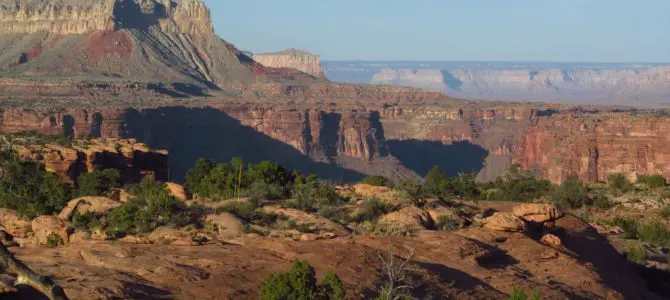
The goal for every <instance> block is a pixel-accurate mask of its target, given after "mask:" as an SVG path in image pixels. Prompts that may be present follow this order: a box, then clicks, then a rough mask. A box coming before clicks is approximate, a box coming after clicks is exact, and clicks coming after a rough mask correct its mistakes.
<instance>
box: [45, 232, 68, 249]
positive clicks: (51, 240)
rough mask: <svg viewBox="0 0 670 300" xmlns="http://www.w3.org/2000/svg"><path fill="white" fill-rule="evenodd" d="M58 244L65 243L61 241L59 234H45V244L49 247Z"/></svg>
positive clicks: (54, 246)
mask: <svg viewBox="0 0 670 300" xmlns="http://www.w3.org/2000/svg"><path fill="white" fill-rule="evenodd" d="M60 245H65V242H64V241H63V238H61V237H60V235H57V234H55V233H52V234H50V235H49V236H47V243H46V245H45V246H47V247H49V248H56V247H58V246H60Z"/></svg>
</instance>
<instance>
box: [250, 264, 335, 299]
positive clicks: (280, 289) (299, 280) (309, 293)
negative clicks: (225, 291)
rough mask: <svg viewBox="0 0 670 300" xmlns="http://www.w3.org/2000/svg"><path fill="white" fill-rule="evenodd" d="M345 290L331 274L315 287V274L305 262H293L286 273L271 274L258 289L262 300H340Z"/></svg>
mask: <svg viewBox="0 0 670 300" xmlns="http://www.w3.org/2000/svg"><path fill="white" fill-rule="evenodd" d="M344 296H345V289H344V284H342V281H340V279H339V278H338V277H337V275H335V274H334V273H332V272H329V273H328V274H326V277H325V278H324V280H323V282H322V283H321V284H320V285H317V281H316V273H315V272H314V269H313V268H312V266H310V265H309V263H308V262H306V261H300V260H297V261H295V262H293V266H292V267H291V270H290V271H288V272H286V273H279V274H272V275H270V277H269V278H268V279H266V280H265V282H263V284H262V285H261V288H260V299H262V300H278V299H286V300H289V299H291V300H313V299H314V300H341V299H344Z"/></svg>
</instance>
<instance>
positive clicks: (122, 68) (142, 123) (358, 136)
mask: <svg viewBox="0 0 670 300" xmlns="http://www.w3.org/2000/svg"><path fill="white" fill-rule="evenodd" d="M0 40H1V41H3V42H2V43H0V50H1V51H0V53H2V54H0V76H1V77H2V79H1V80H0V106H1V111H0V117H1V120H0V131H2V132H21V131H30V130H36V131H38V132H40V133H43V134H66V135H71V136H78V135H91V136H94V137H102V138H116V137H120V138H135V139H137V140H138V141H139V142H143V143H146V144H147V145H148V146H149V147H151V148H157V149H166V150H168V151H169V153H170V159H169V168H170V174H171V176H172V177H173V178H175V180H181V179H183V176H184V173H185V172H186V171H187V170H188V169H189V168H190V167H192V166H193V163H194V162H195V160H196V159H198V158H200V157H208V158H213V159H216V160H218V161H227V160H230V159H231V158H232V157H236V156H240V157H243V158H244V159H245V160H246V161H248V162H258V161H261V160H273V161H277V162H280V163H282V164H285V165H287V166H288V167H291V168H295V169H298V170H301V171H303V172H306V173H316V174H318V175H319V176H321V177H324V178H327V179H330V180H334V181H345V182H349V181H355V180H358V179H360V178H362V177H364V176H367V175H384V176H387V177H390V178H393V179H404V178H417V177H420V176H424V175H425V174H426V173H427V172H428V170H429V169H430V168H431V167H432V166H434V165H439V166H441V167H442V168H443V169H445V170H446V171H447V172H448V173H449V174H450V175H456V174H458V173H460V172H472V173H477V174H478V179H479V180H492V179H494V178H496V177H498V176H500V175H503V174H505V172H506V170H507V169H508V168H509V167H510V166H511V165H512V164H514V163H518V164H520V165H521V166H522V167H523V168H525V169H527V170H532V171H534V172H536V173H537V174H538V176H540V177H543V178H547V179H550V180H552V181H553V182H561V181H562V180H564V179H565V178H566V177H568V176H573V175H574V176H579V177H580V178H581V179H583V180H587V181H597V180H603V179H604V178H606V177H607V175H609V174H612V173H623V174H625V175H626V176H628V177H629V178H631V179H635V178H636V177H637V176H638V175H642V174H649V173H659V174H663V175H665V176H670V168H669V166H668V164H670V158H668V153H667V151H666V150H665V148H667V147H664V145H667V143H668V142H669V141H668V136H667V135H666V134H664V128H665V127H664V126H666V125H665V124H666V123H667V120H668V117H666V116H665V115H664V114H663V112H662V111H659V112H653V111H652V112H648V111H642V110H637V109H631V108H625V107H613V106H608V107H606V106H603V107H594V106H588V105H582V106H576V105H566V104H544V103H513V102H487V101H472V100H470V101H467V100H460V99H456V98H452V97H449V96H446V95H444V94H443V93H442V90H441V89H443V88H444V86H441V85H444V84H446V86H447V87H450V88H452V89H453V88H454V87H457V86H459V85H460V88H461V89H463V90H465V89H466V88H467V85H477V86H503V85H507V84H518V85H519V86H523V85H526V84H528V80H531V81H538V82H545V83H546V82H547V81H551V85H552V86H554V87H558V86H562V85H563V84H569V83H568V81H570V82H572V83H575V84H577V85H580V86H587V85H589V84H596V85H597V87H598V89H602V90H605V89H606V90H608V91H610V90H611V91H613V92H615V93H619V91H618V90H617V88H618V87H621V86H624V87H627V88H628V87H633V89H635V90H652V91H653V90H655V87H656V86H658V85H659V84H661V83H663V82H665V83H667V82H669V81H668V80H667V79H668V77H667V74H666V73H665V68H664V67H655V68H651V67H650V68H648V70H646V71H644V72H642V71H640V70H641V69H640V70H638V71H635V70H633V71H624V70H623V69H622V70H621V71H617V72H615V73H611V72H605V71H602V72H601V71H597V70H596V69H593V70H592V71H590V72H591V73H589V74H590V75H588V74H587V75H588V76H587V75H585V74H586V73H584V72H582V73H580V72H581V71H580V72H577V71H574V72H572V71H570V72H567V73H566V72H559V71H556V70H558V69H560V68H556V67H555V66H546V68H545V69H547V70H544V69H543V70H542V71H537V72H533V73H532V74H531V75H532V76H530V77H529V75H528V70H524V69H519V68H517V69H518V70H513V71H509V70H507V71H506V69H505V68H499V70H498V71H496V72H498V73H495V72H494V73H481V72H480V71H477V72H475V71H472V72H470V71H468V72H469V73H468V72H465V71H463V72H461V73H458V72H452V73H449V74H451V75H449V74H447V73H445V72H440V71H435V70H431V65H427V68H426V69H425V70H421V71H417V72H415V71H401V72H399V71H392V70H385V71H383V72H381V71H380V73H379V74H378V76H377V77H376V78H377V79H378V81H379V82H382V83H391V84H401V85H404V84H403V82H405V81H411V82H412V83H414V82H416V83H421V86H420V87H422V88H425V89H424V90H421V89H416V88H411V87H398V86H393V85H369V84H352V83H337V82H334V81H329V80H328V79H325V78H324V76H323V75H324V73H325V75H326V76H327V77H328V78H329V79H330V80H335V81H337V80H338V79H339V78H341V77H338V76H339V75H338V74H337V72H335V73H333V66H332V65H331V64H330V63H329V62H323V67H322V66H321V64H322V62H321V61H320V60H319V58H318V56H316V55H313V54H309V53H307V52H304V51H300V50H295V49H290V50H287V51H281V52H278V53H270V54H265V55H253V54H251V53H248V52H242V51H240V50H238V49H237V48H235V46H234V45H232V44H231V43H229V42H227V41H225V40H223V39H221V38H220V37H218V36H216V35H215V34H214V31H213V29H212V25H211V16H210V12H209V9H208V8H207V7H206V6H205V5H204V3H203V2H202V1H197V0H189V1H186V0H182V1H157V0H142V1H139V0H133V1H131V0H123V1H118V0H117V1H114V0H105V1H83V0H69V1H18V2H16V1H8V0H3V1H0ZM257 60H258V61H257ZM386 67H388V66H387V65H384V64H382V63H380V64H377V65H375V66H373V67H370V68H369V69H366V70H373V69H374V68H379V70H382V69H384V68H386ZM400 67H407V66H404V65H403V66H400ZM343 68H344V67H343ZM347 68H349V69H347ZM347 68H344V70H345V71H346V70H350V71H352V72H354V71H356V70H357V69H356V68H357V67H356V65H355V64H353V65H349V66H348V67H347ZM361 68H362V67H361ZM408 68H409V67H408ZM582 68H587V69H588V66H582ZM340 69H342V68H340ZM363 69H364V68H363ZM410 69H411V68H410ZM374 70H377V69H374ZM636 70H637V69H636ZM356 72H357V71H356ZM356 72H354V73H356ZM366 72H367V71H366ZM375 72H376V71H375ZM645 72H646V73H645ZM359 73H360V72H359ZM363 73H365V72H363ZM598 74H600V75H598ZM612 74H614V75H612ZM635 74H638V75H639V76H637V77H636V78H637V81H636V82H632V81H630V78H631V76H633V75H635ZM331 75H332V76H331ZM448 75H449V76H448ZM475 75H476V76H475ZM440 76H442V77H440ZM450 76H451V77H450ZM481 76H484V77H485V78H487V79H486V80H487V82H488V83H487V85H485V84H483V83H482V81H477V80H478V79H475V78H476V77H481ZM466 78H472V80H475V81H472V82H473V83H466V81H467V80H466ZM425 79H428V80H425ZM568 79H569V80H568ZM561 80H562V81H561ZM459 82H460V83H459ZM494 82H495V84H494ZM559 82H563V83H561V84H559ZM424 83H425V85H424ZM480 83H481V84H480ZM489 83H490V84H489ZM572 83H570V84H572ZM454 84H456V85H454ZM409 85H414V84H409ZM435 86H439V88H438V89H439V91H430V90H429V89H432V88H433V87H435ZM546 87H547V85H546V84H545V85H544V87H542V85H540V86H539V87H538V88H540V89H546ZM622 93H623V92H622ZM494 94H495V93H494ZM543 99H544V98H543ZM596 102H597V101H596Z"/></svg>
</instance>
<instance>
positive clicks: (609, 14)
mask: <svg viewBox="0 0 670 300" xmlns="http://www.w3.org/2000/svg"><path fill="white" fill-rule="evenodd" d="M205 2H206V3H207V5H208V6H209V7H210V9H211V11H212V19H213V22H214V26H215V29H216V32H217V34H218V35H220V36H221V37H222V38H224V39H225V40H227V41H229V42H231V43H233V44H235V45H236V46H237V47H238V48H240V49H241V50H244V51H252V52H254V53H262V52H269V51H277V50H282V49H286V48H298V49H303V50H308V51H310V52H313V53H316V54H319V55H321V58H322V59H324V60H424V61H431V60H432V61H443V60H446V61H463V60H465V61H569V62H666V63H667V62H670V0H551V1H550V0H205Z"/></svg>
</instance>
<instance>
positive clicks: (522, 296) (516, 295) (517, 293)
mask: <svg viewBox="0 0 670 300" xmlns="http://www.w3.org/2000/svg"><path fill="white" fill-rule="evenodd" d="M508 299H509V300H528V299H531V300H540V299H541V298H540V294H538V293H533V296H531V297H530V298H528V295H527V294H526V291H524V289H523V288H522V287H514V290H513V291H512V294H510V295H509V298H508Z"/></svg>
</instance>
